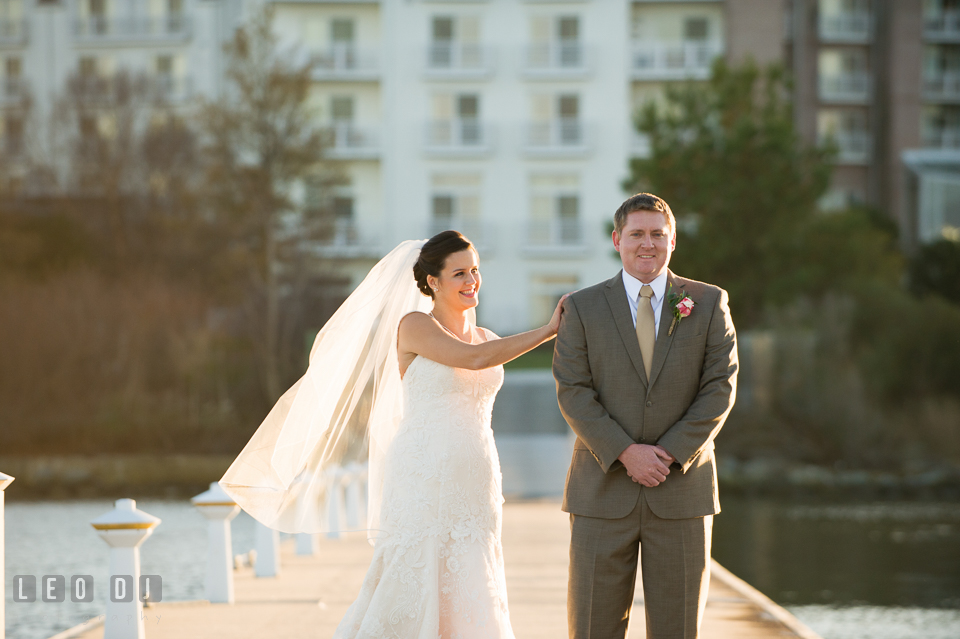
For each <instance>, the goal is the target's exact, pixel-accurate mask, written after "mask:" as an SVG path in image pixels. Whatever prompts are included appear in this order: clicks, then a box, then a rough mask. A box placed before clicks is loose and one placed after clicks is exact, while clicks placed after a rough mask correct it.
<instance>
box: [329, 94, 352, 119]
mask: <svg viewBox="0 0 960 639" xmlns="http://www.w3.org/2000/svg"><path fill="white" fill-rule="evenodd" d="M330 118H331V119H332V120H333V121H334V122H338V123H339V122H346V123H349V122H353V96H350V95H335V96H333V97H332V98H330Z"/></svg>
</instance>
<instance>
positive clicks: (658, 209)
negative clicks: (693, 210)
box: [613, 193, 677, 235]
mask: <svg viewBox="0 0 960 639" xmlns="http://www.w3.org/2000/svg"><path fill="white" fill-rule="evenodd" d="M635 211H652V212H654V213H663V216H664V217H665V218H667V226H669V227H670V230H671V231H676V230H677V219H676V218H675V217H674V216H673V211H671V210H670V205H669V204H667V202H666V200H664V199H663V198H662V197H657V196H656V195H654V194H653V193H637V194H636V195H631V196H630V197H628V198H627V199H626V201H624V203H623V204H621V205H620V208H618V209H617V212H616V213H614V214H613V226H614V228H615V229H616V230H617V235H619V234H620V232H621V231H622V230H623V227H624V225H625V224H626V223H627V216H628V215H630V214H631V213H633V212H635Z"/></svg>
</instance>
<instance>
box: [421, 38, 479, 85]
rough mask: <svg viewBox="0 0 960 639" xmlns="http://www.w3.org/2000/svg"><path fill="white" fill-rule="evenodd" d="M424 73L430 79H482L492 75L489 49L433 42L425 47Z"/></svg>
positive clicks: (462, 44)
mask: <svg viewBox="0 0 960 639" xmlns="http://www.w3.org/2000/svg"><path fill="white" fill-rule="evenodd" d="M425 62H426V72H427V74H428V75H429V76H431V77H440V78H444V77H450V78H460V77H472V78H476V77H484V76H488V75H490V74H492V73H493V52H492V50H491V49H490V48H489V47H484V46H481V45H479V44H464V43H460V42H434V43H432V44H430V45H429V46H428V47H427V52H426V61H425Z"/></svg>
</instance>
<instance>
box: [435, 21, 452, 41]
mask: <svg viewBox="0 0 960 639" xmlns="http://www.w3.org/2000/svg"><path fill="white" fill-rule="evenodd" d="M433 39H434V41H435V42H436V41H441V42H449V41H450V40H453V18H451V17H449V16H436V17H434V19H433Z"/></svg>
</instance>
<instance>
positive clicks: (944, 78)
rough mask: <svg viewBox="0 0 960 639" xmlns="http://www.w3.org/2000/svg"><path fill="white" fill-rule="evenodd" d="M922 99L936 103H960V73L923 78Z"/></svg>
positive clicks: (949, 72) (931, 75) (942, 73)
mask: <svg viewBox="0 0 960 639" xmlns="http://www.w3.org/2000/svg"><path fill="white" fill-rule="evenodd" d="M923 97H924V98H925V99H927V100H933V101H938V102H939V101H943V102H960V71H943V72H941V73H937V74H930V75H926V76H924V78H923Z"/></svg>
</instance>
